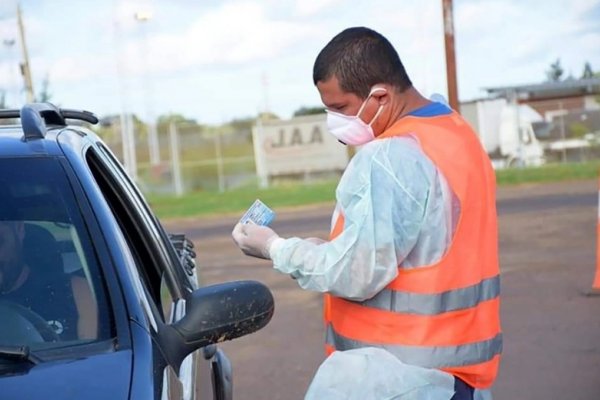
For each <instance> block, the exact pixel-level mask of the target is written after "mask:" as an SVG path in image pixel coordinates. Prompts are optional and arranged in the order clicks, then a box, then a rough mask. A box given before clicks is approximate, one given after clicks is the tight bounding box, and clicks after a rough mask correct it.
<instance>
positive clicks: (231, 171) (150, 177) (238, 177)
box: [103, 123, 257, 194]
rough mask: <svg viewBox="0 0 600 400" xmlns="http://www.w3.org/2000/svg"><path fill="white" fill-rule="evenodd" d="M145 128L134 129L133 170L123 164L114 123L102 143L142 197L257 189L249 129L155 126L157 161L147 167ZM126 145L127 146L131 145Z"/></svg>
mask: <svg viewBox="0 0 600 400" xmlns="http://www.w3.org/2000/svg"><path fill="white" fill-rule="evenodd" d="M146 132H147V129H146V127H144V126H138V127H137V129H134V137H135V139H134V141H133V142H134V143H135V146H134V148H135V160H136V167H135V168H132V166H131V165H127V162H125V160H126V157H125V154H126V152H127V151H128V150H127V143H128V141H127V140H125V146H124V145H123V137H122V135H121V132H120V128H119V125H118V124H115V125H114V126H112V127H111V128H110V130H109V131H108V133H105V134H104V135H103V136H104V137H103V140H104V141H105V142H106V143H107V145H108V146H109V147H110V148H111V150H112V151H113V152H114V153H115V155H116V156H117V157H118V158H119V160H121V162H123V163H124V164H125V166H126V168H127V169H128V172H129V173H130V175H132V176H134V177H136V180H137V183H138V184H139V185H140V187H141V188H142V190H143V191H144V192H146V193H154V194H183V193H185V192H190V191H199V190H200V191H201V190H206V191H221V192H223V191H227V190H230V189H234V188H239V187H243V186H252V185H256V184H257V177H256V168H255V164H254V152H253V147H252V133H251V129H250V128H248V129H241V130H236V129H233V128H230V127H225V128H213V127H203V126H199V125H193V124H186V123H179V124H170V125H164V126H159V127H158V129H157V133H158V144H159V155H160V160H159V162H157V163H154V164H152V163H151V162H150V145H149V141H148V135H147V134H146ZM130 142H131V141H130Z"/></svg>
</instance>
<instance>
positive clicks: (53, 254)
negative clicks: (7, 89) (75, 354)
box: [0, 157, 113, 350]
mask: <svg viewBox="0 0 600 400" xmlns="http://www.w3.org/2000/svg"><path fill="white" fill-rule="evenodd" d="M112 336H113V329H112V324H111V317H110V312H109V308H108V307H107V298H106V294H105V286H104V283H103V279H102V275H101V269H100V267H99V264H98V261H97V259H96V257H95V253H94V251H93V247H92V241H91V240H90V235H89V233H88V231H87V229H86V224H85V222H84V218H83V215H82V212H81V210H80V207H79V205H78V202H77V199H76V198H75V194H74V191H73V189H72V187H71V185H70V183H69V181H68V179H67V175H66V172H65V170H64V168H63V166H62V165H61V162H60V160H59V159H58V158H52V157H29V158H27V157H21V158H0V346H28V347H29V348H30V349H31V350H41V349H49V348H57V347H64V346H71V345H79V344H84V343H91V342H96V341H101V340H106V339H109V338H111V337H112Z"/></svg>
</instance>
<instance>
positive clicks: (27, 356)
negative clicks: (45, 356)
mask: <svg viewBox="0 0 600 400" xmlns="http://www.w3.org/2000/svg"><path fill="white" fill-rule="evenodd" d="M0 359H5V360H15V361H28V362H30V363H32V364H39V363H40V362H42V359H41V358H39V357H38V356H37V355H36V354H35V353H32V352H31V350H29V346H27V345H23V346H6V345H0Z"/></svg>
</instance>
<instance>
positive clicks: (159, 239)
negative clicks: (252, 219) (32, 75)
mask: <svg viewBox="0 0 600 400" xmlns="http://www.w3.org/2000/svg"><path fill="white" fill-rule="evenodd" d="M100 148H101V147H100V146H99V145H98V144H96V145H94V146H90V147H89V148H88V149H87V152H90V151H91V152H92V153H91V155H92V157H95V158H96V159H97V160H96V161H97V162H99V165H96V166H93V168H99V169H100V171H98V172H100V173H102V174H104V175H105V176H104V177H103V178H104V179H105V180H106V183H107V184H108V185H109V186H110V187H111V190H113V191H115V194H116V195H117V197H118V198H119V199H120V198H121V197H122V196H124V197H125V198H126V199H127V200H126V202H127V203H128V204H131V205H133V206H134V208H133V209H128V210H126V212H127V213H128V214H129V215H128V216H127V218H128V219H129V221H128V223H132V224H133V225H132V226H127V227H123V226H122V223H123V222H124V221H123V220H122V218H119V216H117V215H115V218H117V220H118V224H119V227H120V229H121V231H123V230H124V228H125V230H127V232H123V234H124V235H126V236H128V235H129V232H131V229H133V230H135V233H134V234H135V235H136V236H139V237H140V238H141V239H142V240H143V241H144V243H143V244H142V245H141V246H143V247H144V248H145V250H144V251H145V252H146V253H147V254H151V256H150V258H151V259H152V260H153V265H139V264H140V260H139V257H138V256H137V255H136V256H135V259H136V263H135V264H136V265H135V267H136V269H137V270H138V273H139V274H140V278H141V280H142V284H143V286H144V289H145V291H146V293H147V295H148V297H149V298H150V299H151V300H152V306H153V307H152V309H153V313H155V314H157V315H156V317H159V319H160V320H161V321H162V322H163V323H167V324H168V323H169V322H170V321H169V320H168V319H167V318H165V316H164V314H163V307H162V302H161V299H160V285H159V287H158V289H159V292H158V296H156V293H153V291H152V290H151V286H150V285H149V283H150V282H148V278H147V277H148V275H147V274H148V272H149V271H150V272H152V273H154V276H155V277H159V278H160V277H161V276H162V273H164V274H165V277H166V284H167V286H168V288H169V291H170V294H171V299H172V302H173V305H174V306H175V305H176V304H177V301H178V300H179V299H182V298H184V290H183V288H182V287H181V285H180V283H181V282H180V281H179V279H177V276H176V273H175V272H174V270H175V268H173V265H172V263H173V260H172V258H171V257H170V256H169V253H168V250H167V245H166V243H165V242H164V239H163V236H162V235H161V234H160V228H159V227H158V226H157V225H156V224H155V223H154V220H153V218H152V217H151V214H150V215H149V212H148V208H147V206H146V205H145V202H144V201H143V198H142V197H141V196H139V194H138V193H137V190H136V189H134V187H133V185H131V183H130V182H129V180H128V178H127V176H126V175H124V174H122V173H121V171H120V170H119V168H118V167H117V165H118V164H117V165H115V164H114V163H113V162H112V161H111V160H110V159H109V158H108V157H107V156H106V153H105V152H102V151H101V150H99V149H100ZM85 158H86V163H87V164H88V166H90V167H92V166H91V165H90V163H89V160H88V154H87V153H86V155H85ZM102 169H104V171H102ZM107 201H108V199H107ZM111 207H112V205H111ZM169 244H170V243H169ZM136 246H140V244H136ZM130 247H131V245H130ZM131 250H133V249H131ZM148 268H152V270H149V271H146V269H148ZM141 269H143V270H141ZM157 272H158V274H157Z"/></svg>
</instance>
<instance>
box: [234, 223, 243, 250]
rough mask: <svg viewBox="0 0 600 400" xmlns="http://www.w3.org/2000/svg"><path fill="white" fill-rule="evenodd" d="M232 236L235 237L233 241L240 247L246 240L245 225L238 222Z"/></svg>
mask: <svg viewBox="0 0 600 400" xmlns="http://www.w3.org/2000/svg"><path fill="white" fill-rule="evenodd" d="M231 236H232V237H233V241H234V242H235V243H236V244H237V245H238V246H239V245H240V243H241V241H242V240H243V239H244V237H245V236H246V234H245V233H244V224H242V223H240V222H238V223H237V224H236V225H235V226H234V227H233V231H232V232H231Z"/></svg>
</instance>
